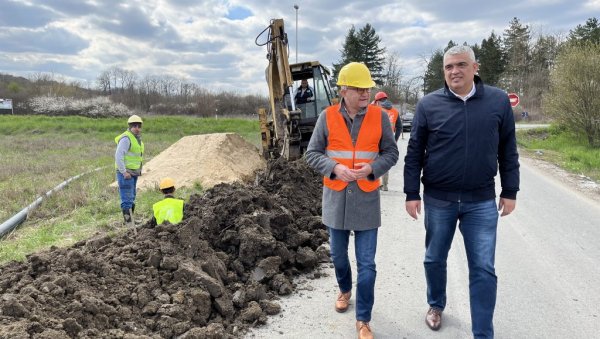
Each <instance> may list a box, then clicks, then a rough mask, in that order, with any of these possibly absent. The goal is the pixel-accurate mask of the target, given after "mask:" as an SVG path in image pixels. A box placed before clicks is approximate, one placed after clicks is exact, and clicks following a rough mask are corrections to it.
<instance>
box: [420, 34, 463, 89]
mask: <svg viewBox="0 0 600 339" xmlns="http://www.w3.org/2000/svg"><path fill="white" fill-rule="evenodd" d="M454 46H456V43H454V41H452V40H450V41H448V45H447V46H446V48H444V50H443V51H442V50H441V49H438V50H435V51H434V52H433V54H432V55H431V57H430V58H429V60H427V61H426V62H427V70H426V71H425V75H424V76H423V92H424V93H425V94H427V93H430V92H433V91H435V90H437V89H440V88H442V87H444V83H445V79H444V53H445V52H446V51H447V50H449V49H450V48H452V47H454Z"/></svg>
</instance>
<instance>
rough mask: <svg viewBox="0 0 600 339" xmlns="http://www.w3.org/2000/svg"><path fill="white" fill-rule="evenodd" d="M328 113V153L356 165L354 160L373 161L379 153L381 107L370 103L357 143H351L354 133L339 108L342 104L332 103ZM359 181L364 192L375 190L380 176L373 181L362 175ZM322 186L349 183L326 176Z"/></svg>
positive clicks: (348, 163)
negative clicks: (351, 133) (349, 129)
mask: <svg viewBox="0 0 600 339" xmlns="http://www.w3.org/2000/svg"><path fill="white" fill-rule="evenodd" d="M325 114H327V116H326V118H327V129H328V130H329V137H328V139H327V148H326V154H327V156H328V157H330V158H331V159H333V160H335V161H337V162H338V163H340V164H342V165H346V166H347V167H348V168H352V169H353V168H354V164H355V163H359V162H366V163H371V162H373V161H374V160H375V159H376V158H377V157H378V156H379V141H380V140H381V108H379V107H377V106H373V105H369V106H368V107H367V113H365V118H364V119H363V122H362V125H361V127H360V131H359V132H358V139H357V140H356V145H353V144H352V137H351V136H350V131H348V127H347V126H346V121H345V120H344V117H343V116H342V113H341V112H340V105H339V104H338V105H334V106H329V107H328V108H327V111H326V113H325ZM357 183H358V187H360V189H361V190H362V191H364V192H372V191H375V190H376V189H378V188H379V186H380V183H379V179H377V180H374V181H370V180H367V179H359V180H357ZM323 186H325V187H328V188H330V189H332V190H334V191H341V190H343V189H344V188H346V186H348V183H347V182H345V181H342V180H339V179H330V178H328V177H323Z"/></svg>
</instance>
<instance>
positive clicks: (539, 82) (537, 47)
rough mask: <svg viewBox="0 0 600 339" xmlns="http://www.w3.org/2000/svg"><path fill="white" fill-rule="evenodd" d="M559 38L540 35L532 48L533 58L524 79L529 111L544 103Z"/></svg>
mask: <svg viewBox="0 0 600 339" xmlns="http://www.w3.org/2000/svg"><path fill="white" fill-rule="evenodd" d="M559 46H560V44H559V42H558V38H556V37H554V36H550V35H549V36H544V35H541V34H540V36H539V37H538V39H537V41H536V42H535V44H534V45H533V47H532V48H531V60H530V66H529V68H528V72H527V76H526V77H525V79H524V82H523V84H524V93H523V94H524V95H526V98H525V96H524V99H525V100H526V101H527V108H528V110H529V111H532V110H538V109H539V108H540V107H541V106H542V105H541V103H542V96H543V94H544V93H546V92H547V91H548V88H549V86H550V72H551V70H552V68H553V66H554V62H555V60H556V56H557V54H558V49H559Z"/></svg>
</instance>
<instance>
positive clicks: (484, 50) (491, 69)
mask: <svg viewBox="0 0 600 339" xmlns="http://www.w3.org/2000/svg"><path fill="white" fill-rule="evenodd" d="M476 46H477V45H476ZM476 46H474V47H473V50H474V51H475V57H476V58H477V61H478V63H479V75H480V76H481V78H482V79H483V81H484V82H485V83H486V84H488V85H492V86H497V85H498V82H499V80H500V76H501V75H502V72H503V71H504V66H505V64H504V62H505V58H504V55H503V53H502V39H501V38H500V36H498V35H496V34H495V33H494V31H492V33H491V34H490V36H489V37H488V38H487V39H483V40H482V41H481V48H476ZM476 49H478V50H476Z"/></svg>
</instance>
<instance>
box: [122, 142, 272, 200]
mask: <svg viewBox="0 0 600 339" xmlns="http://www.w3.org/2000/svg"><path fill="white" fill-rule="evenodd" d="M265 166H266V163H265V160H264V159H263V158H262V156H261V155H260V154H259V153H258V149H257V148H256V147H255V146H254V145H252V144H250V143H248V142H246V141H245V140H244V139H242V137H240V136H239V135H237V134H235V133H214V134H202V135H190V136H186V137H183V138H181V139H179V141H177V142H176V143H174V144H173V145H171V146H170V147H169V148H167V149H166V150H164V151H163V152H161V153H160V154H159V155H157V156H155V157H154V158H153V159H152V160H150V161H149V162H148V163H145V164H144V168H143V174H142V176H141V177H139V179H138V184H137V187H138V188H139V189H148V188H150V189H155V188H156V187H158V183H159V182H160V179H162V178H164V177H171V178H173V179H175V182H176V183H177V186H178V187H183V186H189V187H191V186H194V184H195V183H200V185H202V188H204V189H208V188H211V187H213V186H215V185H217V184H220V183H232V182H247V181H248V180H251V179H253V178H254V174H255V172H256V171H257V170H259V169H264V168H265ZM113 185H114V186H115V187H116V182H115V183H113Z"/></svg>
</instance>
